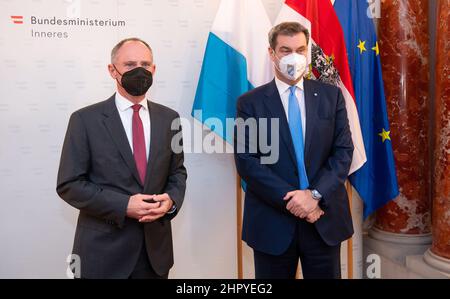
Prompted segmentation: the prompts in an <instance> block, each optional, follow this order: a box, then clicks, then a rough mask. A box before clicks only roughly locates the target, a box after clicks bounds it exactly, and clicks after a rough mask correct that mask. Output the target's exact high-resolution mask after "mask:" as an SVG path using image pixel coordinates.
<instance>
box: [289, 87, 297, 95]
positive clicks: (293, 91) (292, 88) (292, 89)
mask: <svg viewBox="0 0 450 299" xmlns="http://www.w3.org/2000/svg"><path fill="white" fill-rule="evenodd" d="M296 87H297V86H295V85H293V86H291V87H289V89H290V90H291V94H295V88H296Z"/></svg>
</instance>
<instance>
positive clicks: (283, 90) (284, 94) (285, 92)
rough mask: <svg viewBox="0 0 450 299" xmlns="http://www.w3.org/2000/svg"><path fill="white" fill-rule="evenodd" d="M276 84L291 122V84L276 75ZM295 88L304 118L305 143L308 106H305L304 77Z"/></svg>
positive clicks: (287, 117)
mask: <svg viewBox="0 0 450 299" xmlns="http://www.w3.org/2000/svg"><path fill="white" fill-rule="evenodd" d="M275 84H276V86H277V89H278V93H279V94H280V98H281V102H282V103H283V107H284V112H285V113H286V119H287V120H288V122H289V94H290V93H291V90H290V89H289V88H290V87H291V86H290V85H288V84H286V83H284V82H283V81H281V80H280V79H278V78H277V77H275ZM296 86H297V88H296V89H295V96H296V97H297V101H298V106H299V107H300V114H301V118H302V128H303V144H305V132H306V108H305V92H304V88H303V79H301V80H300V81H299V82H298V83H297V84H296Z"/></svg>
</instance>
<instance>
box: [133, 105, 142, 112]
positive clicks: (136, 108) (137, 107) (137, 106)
mask: <svg viewBox="0 0 450 299" xmlns="http://www.w3.org/2000/svg"><path fill="white" fill-rule="evenodd" d="M141 107H142V105H139V104H135V105H133V106H131V108H133V111H134V112H139V110H140V109H141Z"/></svg>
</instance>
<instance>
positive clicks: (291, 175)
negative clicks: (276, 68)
mask: <svg viewBox="0 0 450 299" xmlns="http://www.w3.org/2000/svg"><path fill="white" fill-rule="evenodd" d="M304 92H305V107H306V136H305V159H304V160H305V166H306V172H307V174H308V179H309V183H310V186H309V189H317V190H318V191H319V192H320V193H321V194H322V196H323V199H322V201H321V204H320V205H321V207H322V209H323V210H324V212H325V215H324V216H322V217H321V218H320V219H319V220H318V221H317V222H316V223H315V227H316V228H317V230H318V232H319V234H320V236H321V237H322V239H323V240H324V241H325V242H326V243H327V244H328V245H337V244H339V243H340V242H342V241H344V240H346V239H348V238H349V237H350V236H351V235H352V234H353V226H352V219H351V216H350V209H349V203H348V198H347V192H346V189H345V186H344V182H345V180H346V178H347V175H348V171H349V168H350V164H351V161H352V155H353V143H352V138H351V133H350V129H349V125H348V119H347V111H346V108H345V101H344V98H343V96H342V93H341V91H340V89H339V88H337V87H335V86H331V85H328V84H324V83H320V82H317V81H311V80H306V79H305V80H304ZM237 117H239V118H243V119H248V118H256V119H257V120H258V119H260V118H267V119H271V118H278V119H279V132H277V134H278V133H279V159H278V161H277V162H276V163H274V164H261V161H260V159H261V157H262V156H264V154H263V153H262V152H261V151H260V148H259V146H258V149H257V152H256V153H253V154H252V153H249V151H248V146H249V144H248V143H249V139H248V132H247V133H246V138H245V142H244V146H245V147H246V148H247V150H246V152H245V153H237V152H236V151H237V147H238V141H239V140H236V131H235V142H234V144H235V162H236V167H237V171H238V173H239V174H240V176H241V177H242V178H243V179H244V180H245V182H246V183H247V192H246V194H245V206H244V220H243V230H242V238H243V240H244V241H246V242H247V244H248V245H249V246H250V247H252V248H254V249H256V250H258V251H262V252H265V253H268V254H273V255H280V254H282V253H283V252H284V251H285V250H286V249H287V248H288V246H289V245H290V243H291V241H292V239H293V237H294V231H295V226H296V221H299V218H296V217H295V216H293V215H292V214H290V212H289V211H287V210H286V202H284V201H283V197H284V196H285V195H286V193H287V192H289V191H292V190H297V189H299V179H298V171H297V161H296V157H295V150H294V145H293V143H292V138H291V133H290V130H289V125H288V122H287V119H286V114H285V111H284V108H283V104H282V102H281V99H280V95H279V93H278V90H277V87H276V84H275V80H273V81H271V82H270V83H268V84H266V85H263V86H261V87H258V88H255V89H253V90H251V91H250V92H248V93H246V94H244V95H242V96H241V97H240V98H239V99H238V102H237ZM268 123H269V126H268V133H267V139H268V140H269V144H270V142H271V141H270V140H271V139H270V136H271V126H270V121H269V122H268ZM238 127H239V126H238ZM258 131H259V130H258ZM258 134H260V133H258ZM259 137H261V136H259ZM240 145H242V142H241V143H240ZM266 155H268V154H266ZM301 221H304V220H301Z"/></svg>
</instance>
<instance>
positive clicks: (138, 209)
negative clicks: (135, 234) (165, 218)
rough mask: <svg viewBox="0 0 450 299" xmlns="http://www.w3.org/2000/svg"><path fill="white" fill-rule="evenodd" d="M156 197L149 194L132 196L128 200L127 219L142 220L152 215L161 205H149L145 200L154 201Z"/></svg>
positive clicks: (157, 203) (156, 203)
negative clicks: (151, 212)
mask: <svg viewBox="0 0 450 299" xmlns="http://www.w3.org/2000/svg"><path fill="white" fill-rule="evenodd" d="M154 196H155V195H149V194H135V195H132V196H130V199H129V200H128V207H127V217H130V218H134V219H138V220H139V219H140V218H141V217H142V216H145V215H147V214H149V213H150V211H151V210H153V209H156V208H159V206H160V205H161V203H159V202H155V203H148V202H145V201H144V200H147V199H152V198H153V197H154Z"/></svg>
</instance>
